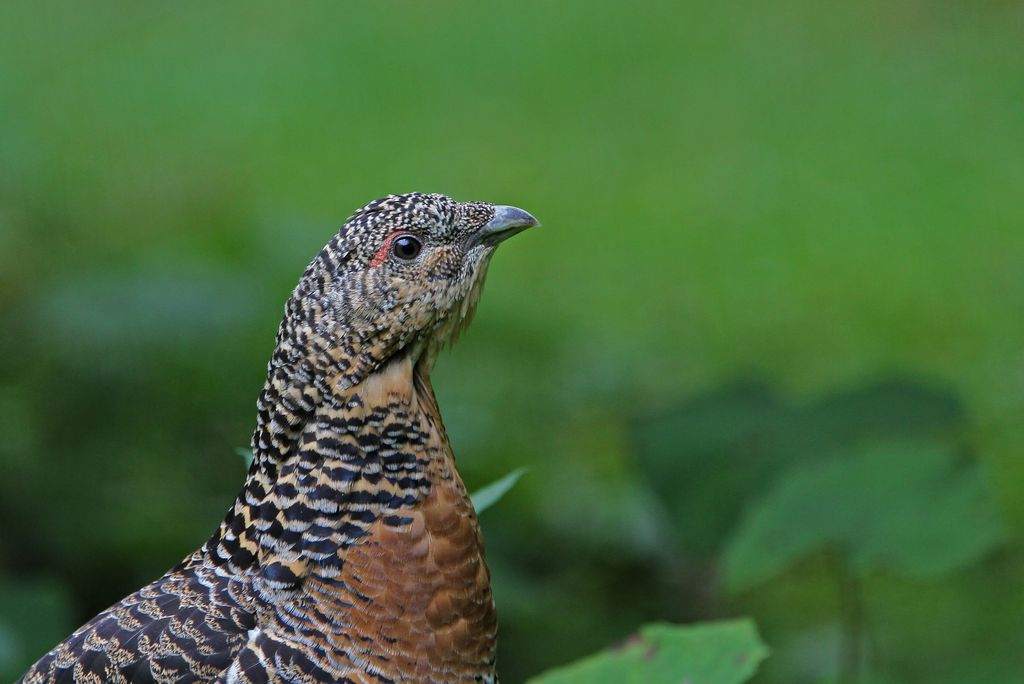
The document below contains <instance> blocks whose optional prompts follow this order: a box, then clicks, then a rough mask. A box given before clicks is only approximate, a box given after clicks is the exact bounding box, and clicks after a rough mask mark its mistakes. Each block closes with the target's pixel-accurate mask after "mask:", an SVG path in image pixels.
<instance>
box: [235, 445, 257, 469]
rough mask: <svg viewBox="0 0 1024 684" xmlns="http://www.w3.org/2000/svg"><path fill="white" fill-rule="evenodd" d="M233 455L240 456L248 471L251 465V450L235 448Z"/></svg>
mask: <svg viewBox="0 0 1024 684" xmlns="http://www.w3.org/2000/svg"><path fill="white" fill-rule="evenodd" d="M235 453H236V454H238V455H239V456H241V457H242V459H243V460H244V461H245V467H246V469H248V468H249V466H251V465H252V459H253V455H252V449H250V448H249V447H235Z"/></svg>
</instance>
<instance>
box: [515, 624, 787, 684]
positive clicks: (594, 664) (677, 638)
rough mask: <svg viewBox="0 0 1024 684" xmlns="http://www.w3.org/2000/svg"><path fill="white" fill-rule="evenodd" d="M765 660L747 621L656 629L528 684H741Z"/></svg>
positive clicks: (652, 626) (658, 626)
mask: <svg viewBox="0 0 1024 684" xmlns="http://www.w3.org/2000/svg"><path fill="white" fill-rule="evenodd" d="M767 655H768V648H767V647H766V646H765V645H764V644H763V643H762V642H761V639H760V638H759V637H758V634H757V628H756V627H755V626H754V623H753V622H752V621H751V620H731V621H724V622H715V623H709V624H700V625H692V626H679V625H670V624H664V623H657V624H650V625H645V626H644V627H641V628H640V633H639V634H638V635H635V636H634V637H632V638H630V639H628V640H627V641H626V642H625V643H624V644H623V645H621V646H619V647H613V648H609V649H606V650H604V651H601V652H600V653H597V654H595V655H592V656H588V657H586V658H583V659H582V660H579V661H577V662H575V663H572V664H571V665H566V666H565V667H560V668H556V669H554V670H549V671H548V672H545V673H543V674H541V675H539V676H537V677H534V678H532V679H531V680H530V682H529V684H576V683H579V684H602V683H605V682H607V684H631V683H634V682H635V683H636V684H661V683H662V682H664V683H665V684H680V682H685V683H686V684H739V683H740V682H745V681H747V680H748V679H749V678H750V677H752V676H753V675H754V673H755V672H756V671H757V666H758V664H759V663H760V662H761V661H762V660H764V658H765V657H766V656H767Z"/></svg>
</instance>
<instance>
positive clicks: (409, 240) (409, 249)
mask: <svg viewBox="0 0 1024 684" xmlns="http://www.w3.org/2000/svg"><path fill="white" fill-rule="evenodd" d="M422 247H423V245H422V243H420V241H419V240H418V239H417V238H415V237H414V236H412V235H399V236H398V237H396V238H395V239H394V241H392V243H391V253H392V254H394V255H395V256H396V257H398V258H399V259H403V260H405V261H412V260H413V259H415V258H416V257H417V256H419V253H420V249H422Z"/></svg>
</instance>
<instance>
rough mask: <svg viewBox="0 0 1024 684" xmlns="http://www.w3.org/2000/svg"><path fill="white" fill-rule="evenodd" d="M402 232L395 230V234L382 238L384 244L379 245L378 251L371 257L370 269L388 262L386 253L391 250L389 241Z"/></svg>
mask: <svg viewBox="0 0 1024 684" xmlns="http://www.w3.org/2000/svg"><path fill="white" fill-rule="evenodd" d="M401 234H402V231H400V230H396V231H395V232H393V233H391V235H388V236H387V237H386V238H384V242H383V243H382V244H381V246H380V249H378V250H377V253H376V254H374V255H373V259H370V268H376V267H378V266H380V265H381V264H383V263H384V262H385V261H387V260H388V251H390V249H391V241H392V240H394V239H395V238H396V237H397V236H399V235H401Z"/></svg>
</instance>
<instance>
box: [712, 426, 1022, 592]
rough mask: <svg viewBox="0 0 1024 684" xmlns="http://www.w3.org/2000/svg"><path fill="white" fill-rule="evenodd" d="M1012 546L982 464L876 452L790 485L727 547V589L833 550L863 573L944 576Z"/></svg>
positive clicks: (922, 452) (933, 451)
mask: <svg viewBox="0 0 1024 684" xmlns="http://www.w3.org/2000/svg"><path fill="white" fill-rule="evenodd" d="M1005 538H1006V527H1005V524H1004V522H1003V521H1002V518H1001V516H1000V513H999V511H998V509H997V507H996V505H995V503H994V501H993V499H992V496H991V495H990V492H989V487H988V483H987V482H986V479H985V475H984V471H983V470H982V468H981V465H980V463H978V462H968V463H958V462H957V460H956V459H955V458H954V454H953V452H952V450H951V449H949V448H947V447H943V446H939V445H936V444H932V443H915V442H895V443H887V444H878V443H875V444H870V445H865V446H864V447H862V448H861V449H859V450H858V451H856V452H853V453H851V454H849V455H847V456H844V457H838V458H832V459H828V460H825V461H822V462H820V463H816V464H808V465H802V466H799V467H796V468H794V469H792V470H791V471H790V472H789V473H788V475H787V476H785V477H783V478H781V480H780V481H779V483H778V484H777V485H776V486H775V487H773V488H772V489H770V490H769V492H768V493H767V495H766V496H764V497H763V498H762V499H761V501H760V502H759V503H757V504H756V505H754V507H753V508H752V509H751V510H750V512H749V514H748V515H747V516H746V517H745V519H744V520H743V521H742V522H741V523H740V525H739V527H738V529H737V531H736V534H735V535H734V536H733V537H732V539H731V540H730V542H729V543H728V544H727V546H726V549H725V553H724V576H725V585H726V588H727V589H729V590H730V591H733V592H735V591H740V590H744V589H747V588H749V587H751V586H753V585H755V584H757V583H759V582H762V581H764V580H767V579H769V578H771V577H773V576H774V575H776V574H778V573H780V572H782V571H783V570H784V569H785V568H786V567H787V566H788V565H789V564H791V563H792V562H794V561H795V560H797V559H798V558H800V557H802V556H804V555H806V554H808V553H811V552H813V551H817V550H821V549H823V548H827V547H831V548H835V549H837V550H838V551H840V552H841V554H842V556H843V558H844V559H845V561H846V562H847V563H849V564H850V565H851V568H852V570H854V571H855V572H859V573H864V572H866V571H868V570H872V569H888V570H891V571H894V572H898V573H901V574H904V575H908V576H911V577H935V576H938V575H941V574H944V573H947V572H950V571H953V570H956V569H958V568H960V567H963V566H965V565H966V564H968V563H971V562H972V561H974V560H976V559H978V558H979V557H980V556H982V555H983V554H985V553H986V552H988V551H990V550H991V549H993V548H994V547H996V546H997V545H999V544H1001V543H1002V542H1003V541H1004V540H1005Z"/></svg>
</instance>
